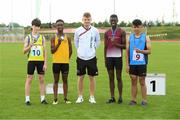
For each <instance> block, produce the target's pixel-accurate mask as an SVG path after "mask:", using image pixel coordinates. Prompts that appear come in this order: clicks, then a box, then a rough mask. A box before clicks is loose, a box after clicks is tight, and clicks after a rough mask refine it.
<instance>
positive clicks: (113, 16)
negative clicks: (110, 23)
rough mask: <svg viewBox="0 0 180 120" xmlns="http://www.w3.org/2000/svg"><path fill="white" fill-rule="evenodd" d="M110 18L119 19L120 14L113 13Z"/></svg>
mask: <svg viewBox="0 0 180 120" xmlns="http://www.w3.org/2000/svg"><path fill="white" fill-rule="evenodd" d="M110 18H117V20H118V16H117V15H116V14H112V15H111V16H110Z"/></svg>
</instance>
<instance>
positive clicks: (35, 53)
mask: <svg viewBox="0 0 180 120" xmlns="http://www.w3.org/2000/svg"><path fill="white" fill-rule="evenodd" d="M31 55H32V56H40V55H41V47H40V46H32V48H31Z"/></svg>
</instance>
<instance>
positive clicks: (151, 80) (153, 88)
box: [145, 73, 166, 95]
mask: <svg viewBox="0 0 180 120" xmlns="http://www.w3.org/2000/svg"><path fill="white" fill-rule="evenodd" d="M145 82H146V86H147V95H166V75H165V74H156V73H152V74H147V76H146V78H145Z"/></svg>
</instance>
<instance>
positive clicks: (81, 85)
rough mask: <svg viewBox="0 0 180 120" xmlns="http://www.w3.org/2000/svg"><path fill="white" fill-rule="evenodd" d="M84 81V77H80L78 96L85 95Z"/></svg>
mask: <svg viewBox="0 0 180 120" xmlns="http://www.w3.org/2000/svg"><path fill="white" fill-rule="evenodd" d="M83 79H84V75H81V76H78V86H77V88H78V95H79V96H82V95H83Z"/></svg>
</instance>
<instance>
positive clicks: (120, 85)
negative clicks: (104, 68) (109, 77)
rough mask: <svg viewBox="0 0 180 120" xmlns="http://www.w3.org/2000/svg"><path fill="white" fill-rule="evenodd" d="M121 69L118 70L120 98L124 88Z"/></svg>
mask: <svg viewBox="0 0 180 120" xmlns="http://www.w3.org/2000/svg"><path fill="white" fill-rule="evenodd" d="M121 73H122V71H121V70H116V79H117V82H118V84H117V85H118V91H119V98H120V97H122V88H123V82H122V77H121Z"/></svg>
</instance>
